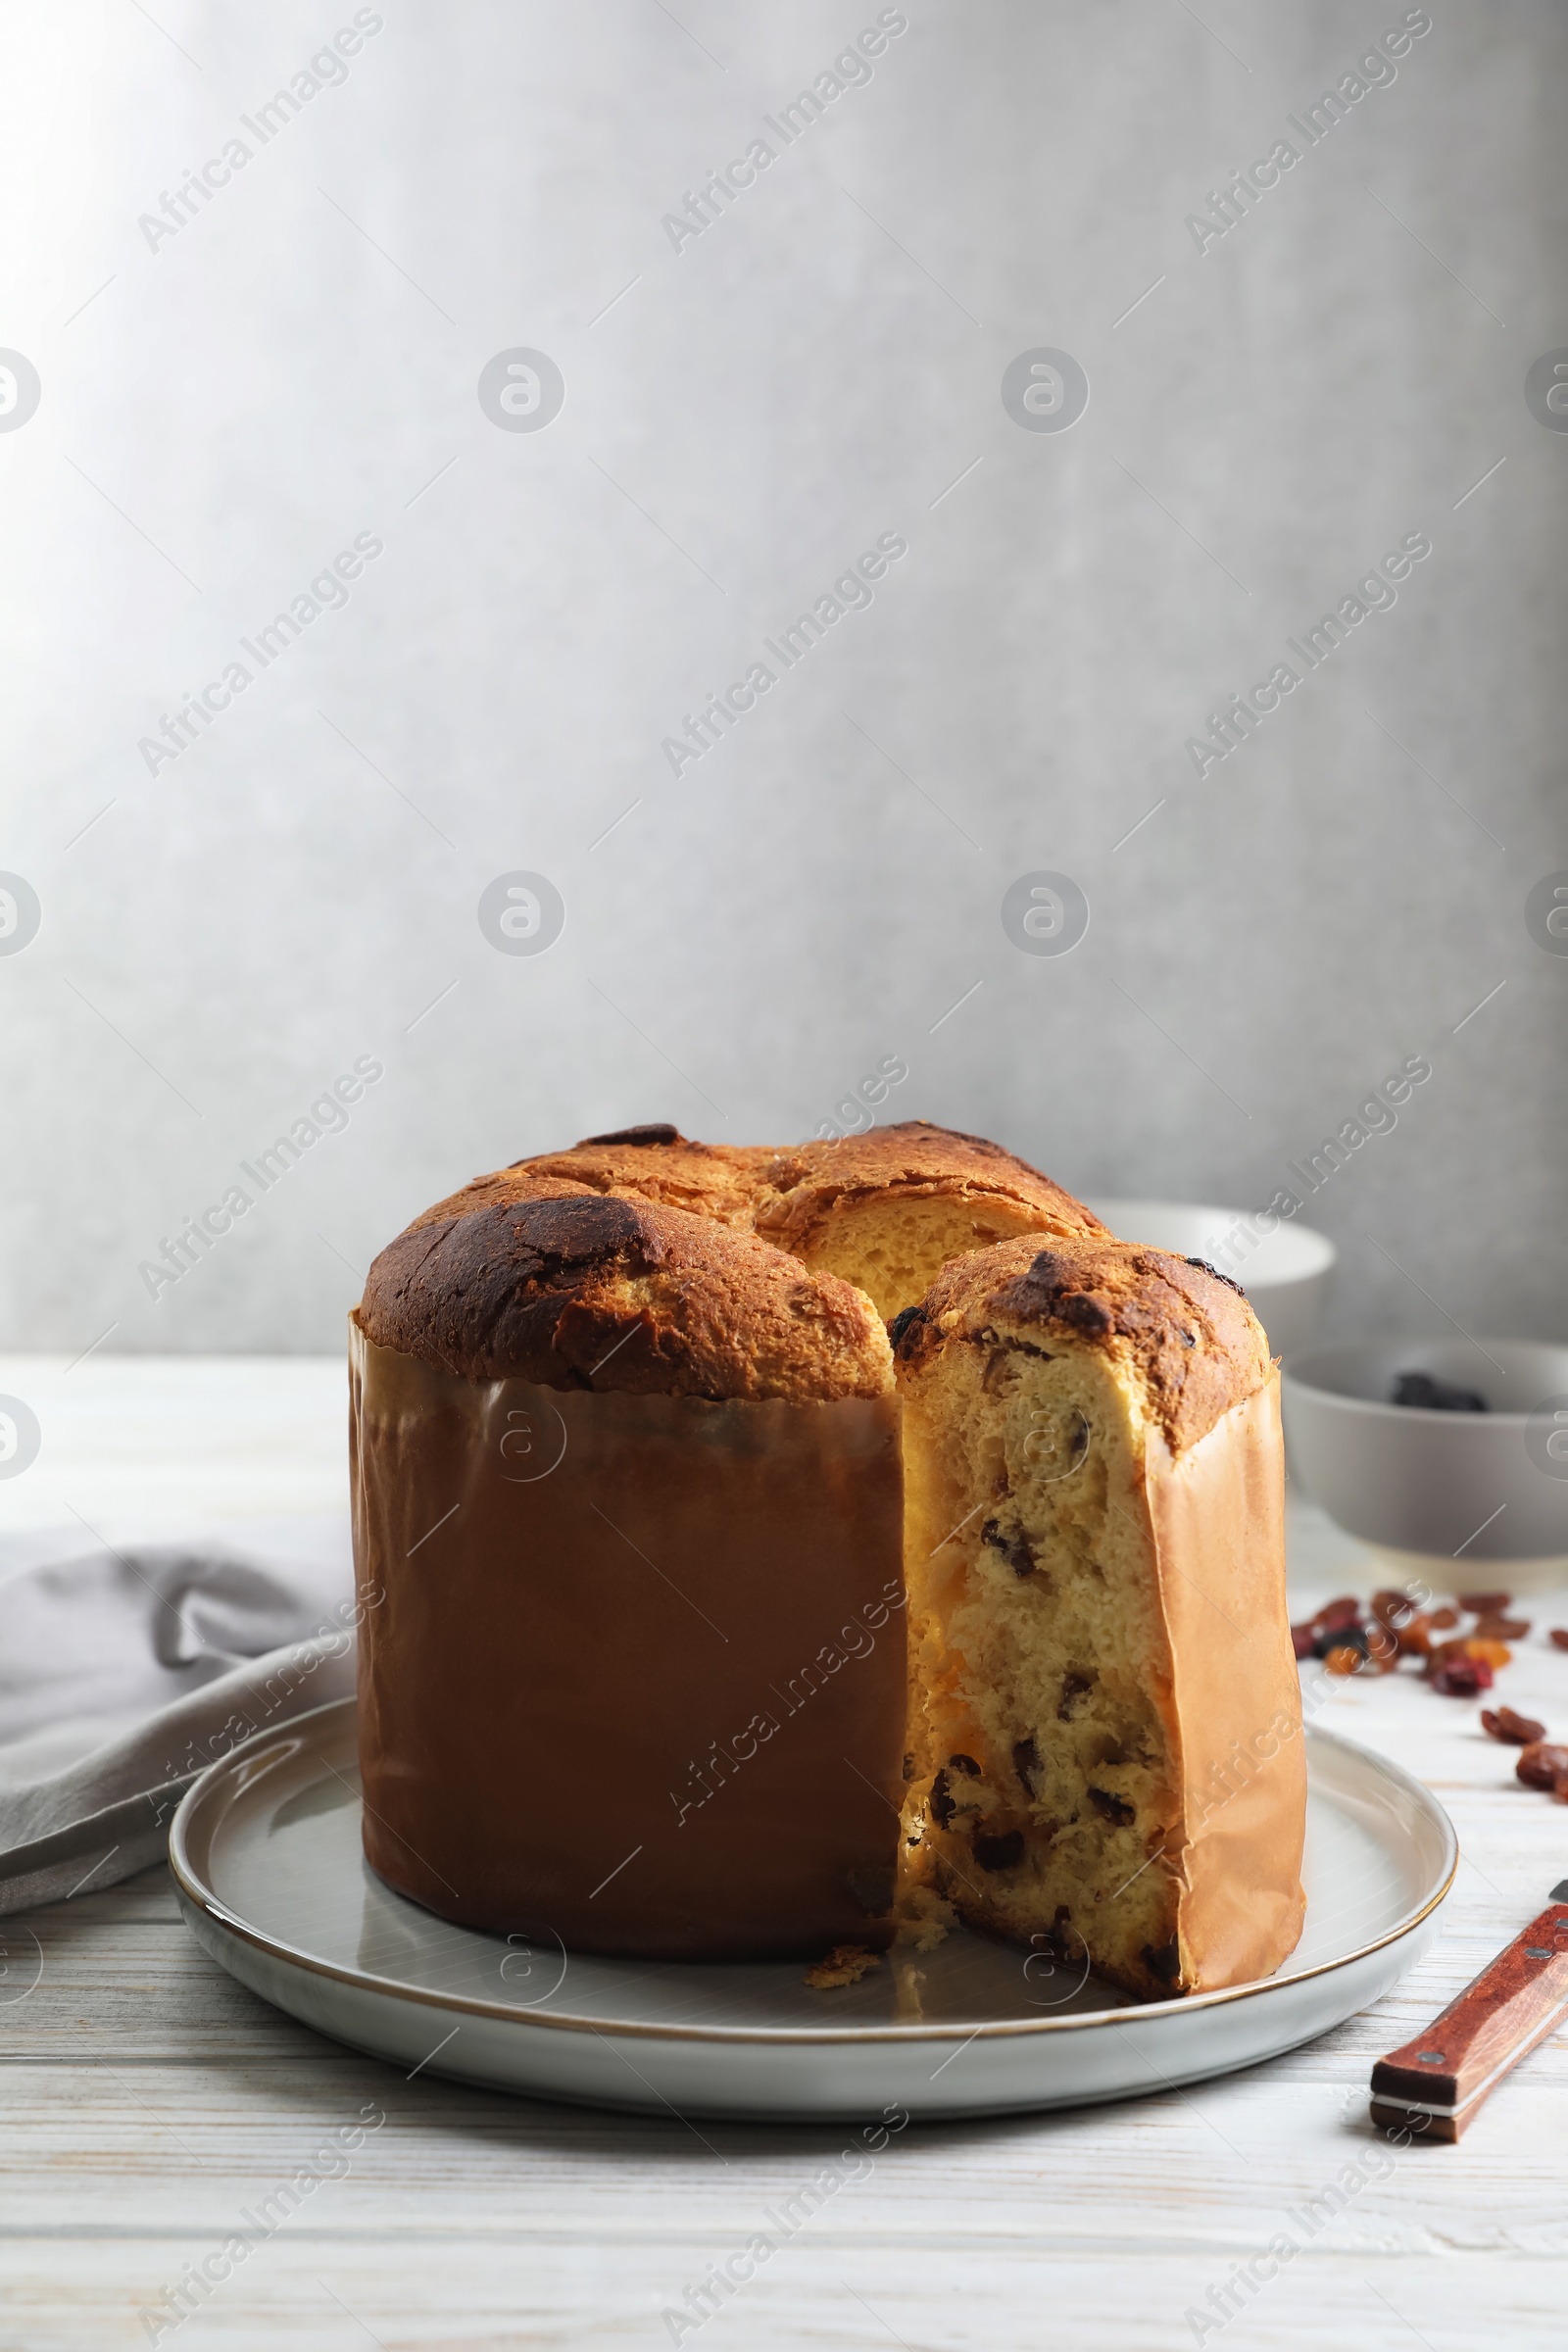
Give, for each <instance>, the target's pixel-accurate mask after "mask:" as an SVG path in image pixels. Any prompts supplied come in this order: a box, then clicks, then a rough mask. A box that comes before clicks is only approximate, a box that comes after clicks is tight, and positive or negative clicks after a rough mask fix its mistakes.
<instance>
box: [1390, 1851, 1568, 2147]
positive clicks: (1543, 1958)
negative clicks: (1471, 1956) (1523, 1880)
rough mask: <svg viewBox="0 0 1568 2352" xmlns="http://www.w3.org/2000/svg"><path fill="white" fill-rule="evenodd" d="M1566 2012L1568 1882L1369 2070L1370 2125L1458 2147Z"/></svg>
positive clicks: (1554, 1891)
mask: <svg viewBox="0 0 1568 2352" xmlns="http://www.w3.org/2000/svg"><path fill="white" fill-rule="evenodd" d="M1565 2009H1568V1879H1564V1880H1562V1881H1561V1883H1560V1884H1559V1885H1558V1886H1555V1887H1553V1888H1552V1890H1551V1901H1550V1903H1549V1904H1548V1905H1547V1907H1546V1909H1545V1910H1544V1911H1543V1912H1542V1913H1541V1914H1540V1916H1539V1918H1536V1919H1533V1920H1532V1921H1531V1922H1530V1925H1529V1927H1528V1928H1526V1929H1525V1930H1524V1932H1523V1934H1522V1935H1519V1936H1515V1937H1514V1939H1513V1941H1512V1943H1510V1944H1509V1945H1508V1947H1507V1949H1506V1950H1505V1951H1501V1952H1499V1953H1498V1954H1497V1957H1496V1958H1495V1960H1494V1961H1493V1962H1492V1963H1491V1964H1490V1965H1489V1966H1488V1967H1486V1968H1484V1969H1483V1970H1482V1972H1481V1974H1480V1976H1479V1977H1477V1978H1476V1980H1475V1982H1474V1984H1472V1985H1466V1986H1465V1988H1464V1990H1463V1992H1461V1993H1460V1995H1459V1997H1458V1999H1457V2000H1456V2001H1450V2002H1449V2003H1448V2006H1447V2008H1446V2009H1445V2010H1444V2012H1443V2015H1442V2016H1441V2017H1439V2018H1435V2019H1434V2020H1433V2022H1432V2024H1431V2025H1430V2026H1428V2028H1427V2029H1426V2032H1425V2033H1424V2034H1417V2035H1416V2037H1415V2039H1414V2040H1413V2041H1407V2042H1404V2043H1403V2044H1402V2045H1401V2046H1400V2047H1399V2048H1398V2049H1397V2050H1390V2052H1389V2054H1388V2056H1387V2057H1386V2058H1380V2059H1379V2060H1378V2062H1377V2064H1376V2066H1374V2068H1373V2069H1372V2121H1373V2122H1374V2123H1375V2124H1380V2125H1382V2126H1383V2127H1384V2128H1385V2129H1386V2130H1396V2131H1397V2130H1398V2129H1399V2128H1400V2127H1402V2128H1403V2129H1404V2130H1405V2131H1409V2132H1411V2133H1413V2134H1414V2135H1415V2137H1417V2138H1422V2139H1442V2140H1449V2141H1452V2140H1456V2139H1457V2138H1458V2137H1459V2135H1460V2133H1461V2132H1462V2131H1464V2130H1465V2128H1466V2126H1467V2125H1468V2124H1469V2122H1470V2119H1471V2117H1472V2116H1474V2115H1476V2114H1478V2113H1479V2111H1480V2109H1481V2107H1482V2105H1483V2104H1484V2102H1485V2100H1486V2098H1487V2095H1488V2093H1489V2092H1490V2091H1493V2090H1495V2088H1496V2086H1497V2084H1498V2083H1499V2082H1501V2081H1502V2078H1503V2076H1504V2075H1505V2074H1507V2073H1508V2072H1509V2070H1510V2069H1511V2068H1513V2067H1515V2066H1517V2065H1518V2063H1519V2061H1520V2059H1521V2058H1523V2057H1525V2056H1527V2055H1528V2053H1529V2052H1530V2051H1531V2050H1533V2049H1534V2048H1535V2046H1536V2044H1537V2042H1538V2041H1544V2039H1545V2037H1546V2035H1547V2034H1549V2033H1550V2032H1551V2029H1552V2027H1553V2026H1554V2025H1556V2024H1557V2022H1558V2020H1559V2019H1560V2017H1561V2016H1562V2014H1563V2011H1564V2010H1565Z"/></svg>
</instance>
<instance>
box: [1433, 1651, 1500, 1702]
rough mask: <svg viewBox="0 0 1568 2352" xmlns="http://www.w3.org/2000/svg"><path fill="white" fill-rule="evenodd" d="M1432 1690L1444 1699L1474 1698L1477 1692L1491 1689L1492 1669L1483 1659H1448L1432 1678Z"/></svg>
mask: <svg viewBox="0 0 1568 2352" xmlns="http://www.w3.org/2000/svg"><path fill="white" fill-rule="evenodd" d="M1432 1688H1433V1690H1434V1691H1442V1693H1443V1695H1444V1697H1445V1698H1474V1696H1475V1694H1476V1692H1477V1691H1490V1690H1491V1689H1492V1668H1491V1667H1490V1666H1489V1665H1488V1664H1487V1661H1486V1659H1485V1658H1450V1659H1449V1661H1448V1663H1447V1664H1446V1666H1440V1667H1439V1668H1438V1671H1437V1673H1436V1674H1435V1675H1434V1676H1433V1677H1432Z"/></svg>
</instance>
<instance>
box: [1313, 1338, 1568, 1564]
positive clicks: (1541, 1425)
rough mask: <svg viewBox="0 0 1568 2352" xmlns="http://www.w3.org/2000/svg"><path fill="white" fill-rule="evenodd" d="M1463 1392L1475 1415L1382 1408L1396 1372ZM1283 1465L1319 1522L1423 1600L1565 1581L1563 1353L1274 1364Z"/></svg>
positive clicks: (1483, 1344)
mask: <svg viewBox="0 0 1568 2352" xmlns="http://www.w3.org/2000/svg"><path fill="white" fill-rule="evenodd" d="M1399 1372H1430V1373H1431V1374H1432V1375H1433V1376H1434V1377H1435V1378H1436V1379H1439V1380H1443V1381H1446V1382H1449V1383H1451V1384H1454V1385H1457V1386H1459V1387H1463V1388H1467V1389H1472V1390H1474V1391H1475V1392H1476V1393H1477V1395H1479V1396H1481V1397H1485V1398H1486V1400H1487V1403H1488V1405H1489V1407H1490V1408H1491V1409H1490V1410H1489V1411H1487V1412H1485V1413H1447V1412H1434V1411H1431V1410H1428V1409H1427V1408H1425V1407H1421V1406H1412V1405H1405V1404H1391V1403H1389V1401H1388V1398H1389V1396H1390V1393H1391V1390H1392V1388H1393V1384H1394V1379H1395V1375H1396V1374H1397V1373H1399ZM1283 1393H1284V1402H1285V1429H1286V1435H1287V1437H1288V1439H1289V1441H1290V1447H1291V1461H1292V1466H1293V1469H1294V1470H1295V1472H1296V1473H1297V1475H1298V1476H1299V1478H1300V1479H1301V1480H1302V1482H1303V1484H1304V1485H1306V1486H1307V1487H1308V1488H1309V1489H1310V1491H1311V1493H1312V1494H1313V1495H1314V1496H1315V1497H1316V1499H1317V1500H1318V1501H1319V1502H1320V1503H1321V1504H1322V1505H1323V1508H1324V1509H1325V1510H1326V1511H1327V1512H1328V1514H1329V1516H1330V1518H1331V1519H1335V1520H1337V1521H1338V1522H1339V1524H1340V1526H1341V1527H1343V1528H1344V1529H1345V1530H1346V1532H1347V1534H1348V1535H1352V1536H1356V1537H1358V1538H1359V1539H1360V1541H1361V1542H1362V1543H1363V1544H1375V1545H1376V1546H1377V1547H1378V1548H1379V1549H1380V1550H1382V1551H1385V1552H1388V1553H1390V1554H1391V1555H1397V1557H1396V1558H1395V1565H1396V1566H1397V1567H1399V1568H1401V1569H1402V1570H1403V1571H1404V1573H1405V1574H1406V1575H1410V1574H1419V1575H1421V1576H1423V1577H1425V1578H1426V1580H1427V1581H1428V1582H1429V1583H1430V1584H1431V1585H1432V1587H1433V1589H1434V1591H1442V1592H1447V1593H1451V1592H1453V1591H1455V1590H1470V1591H1474V1590H1476V1589H1478V1588H1485V1587H1488V1586H1494V1587H1501V1588H1504V1589H1507V1590H1509V1591H1513V1592H1521V1591H1541V1590H1543V1589H1544V1588H1545V1587H1547V1586H1549V1585H1554V1584H1559V1583H1561V1582H1563V1581H1564V1580H1565V1579H1568V1348H1556V1347H1548V1346H1547V1345H1546V1344H1545V1343H1544V1342H1542V1341H1539V1340H1490V1339H1484V1340H1477V1341H1475V1342H1471V1341H1469V1340H1460V1339H1454V1340H1375V1341H1362V1342H1360V1343H1358V1344H1355V1345H1351V1346H1348V1347H1338V1348H1311V1349H1309V1350H1308V1351H1307V1352H1306V1353H1305V1354H1304V1355H1299V1356H1297V1357H1295V1358H1294V1359H1293V1361H1292V1362H1291V1363H1289V1364H1288V1365H1287V1366H1286V1369H1285V1377H1284V1383H1283Z"/></svg>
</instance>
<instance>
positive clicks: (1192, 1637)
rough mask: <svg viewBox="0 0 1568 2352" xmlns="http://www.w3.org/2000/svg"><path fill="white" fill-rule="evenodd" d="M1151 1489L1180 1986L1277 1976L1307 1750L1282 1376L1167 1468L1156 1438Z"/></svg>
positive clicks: (1296, 1906)
mask: <svg viewBox="0 0 1568 2352" xmlns="http://www.w3.org/2000/svg"><path fill="white" fill-rule="evenodd" d="M1145 1491H1146V1494H1147V1496H1148V1504H1149V1514H1150V1521H1151V1524H1152V1529H1153V1536H1154V1548H1155V1557H1156V1560H1157V1564H1158V1576H1159V1599H1160V1607H1161V1609H1162V1611H1163V1614H1164V1618H1165V1624H1166V1628H1167V1632H1168V1635H1169V1641H1170V1659H1171V1686H1170V1691H1169V1695H1168V1698H1166V1700H1165V1701H1164V1707H1163V1711H1164V1713H1165V1715H1166V1720H1167V1726H1168V1728H1169V1730H1170V1733H1171V1737H1172V1746H1173V1752H1174V1757H1175V1760H1176V1764H1177V1769H1178V1775H1179V1788H1180V1793H1181V1805H1182V1816H1181V1823H1180V1826H1179V1828H1178V1829H1177V1830H1176V1831H1175V1832H1173V1834H1172V1836H1171V1838H1170V1841H1169V1844H1168V1846H1167V1849H1166V1855H1165V1861H1166V1864H1167V1866H1169V1867H1170V1868H1172V1870H1173V1871H1174V1874H1175V1876H1176V1878H1177V1881H1178V1883H1179V1887H1180V1893H1179V1897H1178V1918H1179V1923H1180V1933H1181V1936H1182V1939H1183V1942H1184V1943H1185V1944H1186V1945H1187V1947H1188V1949H1189V1951H1190V1953H1191V1956H1192V1961H1193V1966H1194V1971H1195V1978H1194V1983H1193V1985H1191V1987H1190V1989H1192V1990H1193V1991H1197V1992H1206V1991H1210V1990H1212V1989H1213V1988H1214V1987H1216V1986H1218V1985H1243V1984H1247V1983H1249V1982H1250V1980H1251V1979H1252V1978H1254V1977H1266V1976H1271V1975H1272V1974H1273V1972H1274V1970H1275V1969H1276V1968H1278V1967H1279V1965H1280V1963H1281V1962H1282V1961H1283V1960H1285V1959H1286V1958H1288V1957H1289V1955H1290V1954H1291V1953H1292V1952H1293V1951H1294V1950H1295V1949H1296V1945H1297V1943H1298V1941H1299V1937H1300V1933H1301V1923H1302V1919H1303V1916H1304V1912H1305V1898H1304V1897H1303V1895H1302V1892H1301V1846H1302V1839H1303V1835H1304V1830H1305V1820H1306V1753H1305V1742H1304V1740H1302V1737H1301V1690H1300V1681H1299V1676H1298V1674H1297V1670H1296V1660H1295V1654H1294V1652H1293V1650H1292V1646H1291V1637H1290V1626H1289V1621H1288V1613H1287V1610H1286V1605H1285V1521H1284V1510H1285V1479H1284V1447H1283V1444H1282V1441H1281V1437H1280V1410H1279V1375H1278V1373H1277V1372H1276V1373H1274V1374H1273V1375H1272V1377H1271V1378H1270V1380H1269V1382H1268V1385H1267V1386H1266V1387H1265V1388H1262V1389H1259V1390H1258V1391H1257V1392H1256V1393H1255V1395H1253V1396H1251V1397H1247V1398H1246V1399H1245V1401H1244V1402H1242V1403H1241V1404H1237V1405H1233V1406H1232V1407H1231V1409H1230V1411H1229V1412H1228V1413H1226V1414H1224V1415H1223V1416H1222V1418H1221V1419H1220V1420H1219V1421H1217V1422H1216V1423H1215V1425H1214V1427H1213V1428H1212V1429H1211V1430H1210V1431H1209V1433H1208V1435H1207V1436H1206V1437H1204V1438H1201V1439H1200V1440H1199V1442H1198V1444H1197V1445H1196V1446H1190V1447H1189V1448H1188V1450H1187V1451H1186V1452H1185V1453H1184V1454H1182V1455H1180V1456H1179V1457H1178V1458H1177V1459H1175V1460H1172V1458H1171V1455H1170V1453H1169V1451H1168V1449H1167V1448H1166V1446H1165V1444H1164V1441H1163V1439H1162V1438H1161V1437H1160V1435H1159V1433H1158V1431H1157V1430H1156V1431H1152V1432H1151V1435H1150V1438H1149V1444H1148V1454H1147V1458H1146V1465H1145Z"/></svg>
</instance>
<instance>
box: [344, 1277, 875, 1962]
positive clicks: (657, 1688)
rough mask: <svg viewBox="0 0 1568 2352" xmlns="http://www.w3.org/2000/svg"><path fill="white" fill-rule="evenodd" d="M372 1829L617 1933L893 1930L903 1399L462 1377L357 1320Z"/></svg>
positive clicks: (369, 1848) (642, 1936)
mask: <svg viewBox="0 0 1568 2352" xmlns="http://www.w3.org/2000/svg"><path fill="white" fill-rule="evenodd" d="M349 1375H350V1397H351V1407H350V1438H351V1456H352V1481H353V1510H354V1551H355V1563H356V1571H357V1576H358V1581H359V1588H360V1599H361V1604H362V1624H361V1634H360V1663H359V1687H360V1761H361V1770H362V1777H363V1782H364V1790H365V1850H366V1854H367V1856H368V1860H369V1862H370V1865H371V1867H372V1868H373V1869H374V1870H375V1871H376V1872H377V1873H378V1874H379V1875H380V1877H382V1878H383V1879H385V1880H386V1881H387V1882H388V1884H389V1885H391V1886H393V1887H396V1888H398V1890H399V1891H400V1892H402V1893H404V1894H407V1895H410V1896H412V1897H413V1898H414V1900H415V1901H417V1902H419V1903H422V1904H423V1905H425V1906H426V1908H427V1909H429V1910H431V1911H435V1912H438V1913H440V1914H441V1916H442V1917H444V1918H447V1919H452V1920H457V1921H460V1922H462V1923H463V1924H464V1925H466V1926H470V1927H477V1928H484V1929H489V1930H491V1931H493V1932H495V1933H497V1934H501V1935H509V1934H521V1935H526V1936H558V1937H560V1939H561V1940H562V1941H563V1942H564V1944H566V1945H568V1946H572V1947H575V1948H576V1949H578V1950H580V1951H592V1952H607V1953H622V1954H628V1955H633V1956H639V1957H662V1958H671V1959H675V1958H679V1959H741V1958H748V1959H749V1958H762V1957H779V1958H783V1957H793V1956H802V1957H815V1956H818V1955H820V1954H821V1952H822V1951H823V1950H824V1949H825V1948H826V1947H827V1946H828V1945H829V1944H832V1943H835V1942H856V1943H861V1944H866V1945H869V1946H872V1947H876V1946H880V1945H885V1944H886V1943H887V1942H888V1941H889V1940H890V1938H891V1933H892V1928H891V1920H890V1917H889V1913H890V1908H891V1904H892V1900H893V1893H894V1878H895V1869H896V1863H897V1852H898V1845H897V1840H898V1835H899V1825H898V1807H899V1805H900V1802H901V1800H902V1797H903V1793H904V1789H903V1778H902V1766H903V1745H904V1718H905V1674H906V1667H905V1648H906V1642H905V1618H904V1601H905V1589H904V1577H903V1560H902V1548H903V1476H902V1467H901V1461H900V1453H899V1435H898V1404H897V1400H896V1399H895V1398H893V1397H880V1398H874V1399H863V1398H850V1399H843V1400H839V1401H835V1402H821V1403H809V1404H794V1403H785V1402H781V1401H769V1402H764V1403H747V1402H743V1401H738V1400H737V1401H726V1402H717V1403H714V1402H710V1401H708V1400H707V1399H705V1398H702V1397H652V1396H639V1397H632V1396H619V1395H615V1394H613V1393H606V1394H595V1393H589V1392H584V1391H577V1390H557V1389H549V1388H540V1387H536V1386H534V1385H532V1384H531V1383H528V1382H526V1381H517V1380H500V1381H489V1382H474V1381H466V1380H461V1379H458V1378H455V1377H453V1376H451V1375H449V1374H447V1373H444V1372H440V1371H436V1370H434V1369H432V1368H431V1367H430V1366H428V1365H426V1364H423V1363H421V1362H419V1361H417V1359H415V1358H414V1357H412V1356H407V1355H403V1354H401V1353H399V1352H397V1351H396V1350H394V1349H390V1348H377V1347H375V1346H374V1345H373V1343H372V1342H370V1341H369V1340H368V1339H367V1337H366V1335H365V1334H364V1332H363V1331H362V1330H361V1329H360V1328H359V1325H358V1322H357V1321H356V1320H355V1319H354V1318H352V1317H351V1318H350V1340H349Z"/></svg>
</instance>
